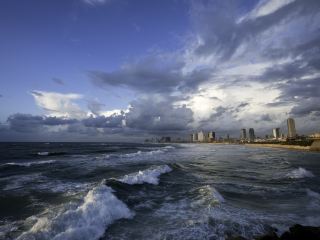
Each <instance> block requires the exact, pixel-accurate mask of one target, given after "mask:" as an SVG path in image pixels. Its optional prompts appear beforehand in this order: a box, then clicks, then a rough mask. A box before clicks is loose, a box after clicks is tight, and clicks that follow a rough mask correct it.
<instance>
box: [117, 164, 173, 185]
mask: <svg viewBox="0 0 320 240" xmlns="http://www.w3.org/2000/svg"><path fill="white" fill-rule="evenodd" d="M170 171H172V169H171V168H170V167H169V166H168V165H162V166H158V167H153V168H149V169H146V170H143V171H139V172H136V173H132V174H128V175H125V176H124V177H123V178H121V179H119V181H120V182H123V183H127V184H130V185H134V184H143V183H150V184H154V185H158V184H159V176H160V175H161V174H163V173H168V172H170Z"/></svg>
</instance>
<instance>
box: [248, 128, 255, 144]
mask: <svg viewBox="0 0 320 240" xmlns="http://www.w3.org/2000/svg"><path fill="white" fill-rule="evenodd" d="M255 138H256V137H255V135H254V129H253V128H249V141H250V142H254V139H255Z"/></svg>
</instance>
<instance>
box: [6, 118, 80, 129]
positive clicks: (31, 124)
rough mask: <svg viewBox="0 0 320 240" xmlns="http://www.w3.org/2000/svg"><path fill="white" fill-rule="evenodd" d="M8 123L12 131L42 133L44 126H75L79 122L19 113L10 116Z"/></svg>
mask: <svg viewBox="0 0 320 240" xmlns="http://www.w3.org/2000/svg"><path fill="white" fill-rule="evenodd" d="M7 122H8V124H9V126H10V129H11V130H13V131H16V132H40V131H43V130H44V128H43V127H44V126H58V125H67V124H73V123H76V122H77V120H75V119H64V118H58V117H44V116H33V115H31V114H21V113H17V114H14V115H11V116H9V117H8V119H7Z"/></svg>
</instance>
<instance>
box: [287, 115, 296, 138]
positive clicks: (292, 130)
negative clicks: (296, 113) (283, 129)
mask: <svg viewBox="0 0 320 240" xmlns="http://www.w3.org/2000/svg"><path fill="white" fill-rule="evenodd" d="M287 126H288V138H289V139H295V138H296V136H297V132H296V125H295V122H294V119H293V118H288V119H287Z"/></svg>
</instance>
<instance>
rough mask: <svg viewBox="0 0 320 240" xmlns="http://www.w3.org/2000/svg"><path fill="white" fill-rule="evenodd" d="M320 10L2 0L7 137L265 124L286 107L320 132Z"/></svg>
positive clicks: (279, 121)
mask: <svg viewBox="0 0 320 240" xmlns="http://www.w3.org/2000/svg"><path fill="white" fill-rule="evenodd" d="M319 12H320V2H319V1H317V0H284V1H277V0H253V1H246V0H239V1H225V0H218V1H191V0H190V1H188V0H187V1H185V0H178V1H170V0H164V1H155V2H154V1H152V2H151V1H146V0H137V1H135V2H134V3H133V2H132V1H125V0H72V1H71V0H67V1H41V0H30V1H23V2H21V1H17V0H11V1H2V2H1V3H0V27H1V29H2V34H1V36H2V37H1V39H0V52H1V56H0V72H1V75H0V81H1V89H0V109H1V111H0V141H141V140H144V139H145V138H150V137H153V136H158V137H159V136H167V135H168V136H169V135H172V136H179V137H183V136H189V135H188V134H189V133H190V132H192V131H193V130H195V129H203V130H207V131H209V130H210V129H213V130H214V131H215V132H216V134H217V135H219V136H220V135H225V136H226V135H227V134H229V135H230V136H231V137H234V136H237V137H239V130H240V129H242V128H246V129H247V130H249V128H252V129H254V134H255V135H256V136H259V135H262V136H264V135H266V134H270V135H273V129H274V128H280V129H281V131H282V132H283V131H284V129H286V126H287V122H286V120H285V119H287V118H294V119H295V125H296V127H297V129H299V134H305V135H308V134H312V133H315V132H319V131H320V108H319V104H318V102H320V95H319V93H320V84H319V77H320V65H319V62H320V59H319V56H320V54H319V53H320V49H319V44H318V42H319V40H320V33H319V30H318V24H317V23H318V22H320V14H319ZM246 134H247V137H248V136H249V135H250V134H249V132H247V133H246ZM251 136H252V135H251Z"/></svg>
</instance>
